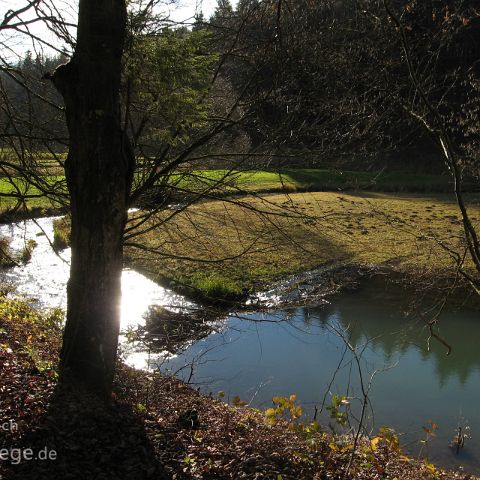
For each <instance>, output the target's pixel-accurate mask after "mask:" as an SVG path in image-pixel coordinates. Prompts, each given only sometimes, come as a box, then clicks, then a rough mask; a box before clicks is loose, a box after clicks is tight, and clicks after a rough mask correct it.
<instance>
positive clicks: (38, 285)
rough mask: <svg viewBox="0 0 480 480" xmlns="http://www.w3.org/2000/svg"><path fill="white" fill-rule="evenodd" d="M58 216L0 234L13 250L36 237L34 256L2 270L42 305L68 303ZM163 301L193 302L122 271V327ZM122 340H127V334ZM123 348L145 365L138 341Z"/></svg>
mask: <svg viewBox="0 0 480 480" xmlns="http://www.w3.org/2000/svg"><path fill="white" fill-rule="evenodd" d="M55 218H59V217H49V218H40V219H37V220H27V221H22V222H19V223H16V224H8V225H1V226H0V237H5V238H8V239H10V240H11V242H10V247H11V249H12V251H13V252H20V251H21V250H22V249H23V247H24V246H25V244H26V242H28V240H31V239H33V240H35V241H36V243H37V246H36V247H35V249H34V250H33V254H32V258H31V260H30V261H29V262H28V263H26V264H19V265H18V266H16V267H14V268H10V269H7V270H4V271H3V272H2V275H3V281H4V282H7V283H11V284H13V285H15V287H16V293H17V294H21V295H25V296H27V297H29V298H35V299H36V301H37V302H38V305H40V306H41V307H60V308H63V309H65V308H66V305H67V292H66V284H67V281H68V277H69V274H70V249H66V250H62V251H61V252H60V253H58V254H56V253H55V252H54V251H53V249H52V246H51V242H52V239H53V221H54V220H55ZM154 304H157V305H163V306H164V307H165V308H170V309H171V310H178V309H182V308H191V307H193V303H191V302H188V301H187V300H185V298H184V297H182V296H180V295H177V294H175V293H174V292H172V291H171V290H168V289H166V288H163V287H161V286H159V285H158V284H156V283H155V282H152V281H151V280H149V279H148V278H146V277H145V276H143V275H141V274H140V273H138V272H135V271H134V270H129V269H125V270H124V271H123V272H122V299H121V306H120V311H121V314H120V316H121V319H120V322H121V323H120V325H121V329H122V331H125V330H127V329H128V328H130V327H133V326H137V325H139V324H142V323H143V322H144V319H143V316H144V314H145V313H146V312H147V310H148V308H149V306H150V305H154ZM120 341H121V342H123V343H125V341H126V337H125V336H124V335H122V336H121V338H120ZM123 347H124V348H123V351H124V352H126V353H129V354H131V355H127V356H126V360H127V362H128V363H130V364H131V365H132V366H136V367H142V368H143V367H145V364H146V357H147V354H146V353H145V352H144V351H143V352H139V351H137V349H136V348H134V347H135V345H124V346H123Z"/></svg>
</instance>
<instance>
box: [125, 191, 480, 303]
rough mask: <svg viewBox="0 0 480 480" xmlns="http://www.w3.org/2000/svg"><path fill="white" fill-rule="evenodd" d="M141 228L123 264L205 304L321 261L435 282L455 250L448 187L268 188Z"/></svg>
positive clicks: (450, 269)
mask: <svg viewBox="0 0 480 480" xmlns="http://www.w3.org/2000/svg"><path fill="white" fill-rule="evenodd" d="M471 205H472V207H475V208H476V206H477V205H478V199H475V198H473V199H472V203H471ZM472 213H473V215H472V218H473V221H474V223H475V224H476V225H478V224H479V222H480V218H479V216H478V214H475V211H473V212H472ZM131 222H132V224H133V223H135V217H134V216H133V217H132V218H131ZM156 225H159V227H156ZM145 226H146V225H145V223H143V224H142V226H141V228H138V229H136V230H133V232H132V233H134V234H135V235H136V236H135V238H134V239H133V240H132V241H131V242H129V241H128V240H127V243H126V251H125V259H126V262H127V265H129V266H131V267H133V268H135V269H137V270H139V271H141V272H142V273H144V274H146V275H148V276H150V277H151V278H152V279H153V280H155V281H157V282H160V283H163V284H165V283H166V284H167V285H169V286H170V287H171V288H174V289H176V290H180V291H181V292H182V293H184V294H187V295H188V296H190V297H194V298H196V299H197V300H201V301H204V302H206V303H208V302H211V301H215V300H218V299H222V300H227V301H235V300H240V301H242V300H244V299H245V298H247V296H249V295H250V296H252V295H255V294H256V293H257V292H261V291H264V290H265V289H268V287H269V286H270V285H271V284H272V283H275V282H278V281H280V280H282V279H285V278H288V277H290V276H292V275H296V274H299V273H301V272H305V271H312V270H316V269H319V268H323V267H325V266H327V265H340V266H358V265H360V266H364V267H366V268H370V267H387V268H390V269H393V270H395V271H398V272H403V273H405V274H408V275H409V277H410V278H411V279H417V280H418V281H419V282H423V283H425V284H427V285H428V284H430V285H432V284H434V283H435V282H437V281H439V282H440V283H442V282H445V281H448V279H452V278H455V276H456V264H455V260H454V258H453V257H452V255H451V252H452V251H453V252H455V251H457V252H463V251H464V242H463V231H462V223H461V219H460V216H459V213H458V207H457V205H456V204H455V202H454V200H453V198H452V197H451V196H450V195H434V196H432V195H413V194H404V195H399V194H395V195H393V194H385V193H371V192H363V193H361V192H358V193H351V194H346V193H337V192H311V193H294V194H290V195H285V194H272V195H266V196H264V197H253V198H251V197H250V198H247V197H246V198H244V199H236V200H235V201H228V200H217V201H204V202H201V203H199V204H196V205H193V206H190V207H188V208H187V209H185V210H179V211H175V212H174V215H172V212H171V211H169V210H167V211H164V212H160V213H158V214H157V215H155V216H153V217H152V218H151V219H150V220H149V222H148V223H147V226H148V227H149V228H148V229H146V230H142V229H144V227H145ZM134 246H140V247H141V248H134ZM466 265H467V268H468V258H467V264H466Z"/></svg>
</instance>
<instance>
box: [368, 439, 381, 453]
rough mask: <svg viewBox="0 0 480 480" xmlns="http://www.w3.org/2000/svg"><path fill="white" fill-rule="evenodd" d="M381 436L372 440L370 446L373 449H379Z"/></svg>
mask: <svg viewBox="0 0 480 480" xmlns="http://www.w3.org/2000/svg"><path fill="white" fill-rule="evenodd" d="M381 439H382V438H381V437H375V438H372V440H370V446H371V447H372V450H377V449H378V442H379V441H380V440H381Z"/></svg>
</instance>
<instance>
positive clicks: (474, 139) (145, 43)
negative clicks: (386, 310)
mask: <svg viewBox="0 0 480 480" xmlns="http://www.w3.org/2000/svg"><path fill="white" fill-rule="evenodd" d="M474 4H475V2H473V1H460V0H431V1H428V2H417V1H410V2H406V1H399V0H395V1H391V2H389V3H387V7H388V8H391V9H392V11H394V12H395V13H396V15H398V18H399V19H401V22H402V25H403V28H404V31H405V33H406V38H407V40H408V45H409V50H410V54H411V58H412V68H413V69H414V71H415V74H416V76H417V78H418V81H419V82H421V85H422V86H423V88H424V90H425V91H426V92H427V94H428V98H429V100H430V101H431V102H432V103H433V104H434V106H435V108H437V109H438V111H439V112H440V114H442V115H443V116H444V117H445V118H446V119H447V122H448V127H449V129H450V133H451V135H452V137H453V138H454V139H455V140H456V148H457V150H458V152H457V153H458V154H459V155H460V156H461V157H462V159H463V160H462V161H463V164H464V165H468V166H469V167H470V171H471V172H473V173H474V174H478V162H475V160H474V158H475V155H476V152H477V150H478V133H477V127H476V121H477V120H476V119H477V118H478V109H479V82H478V77H479V75H478V74H479V66H478V60H479V53H478V52H479V51H480V28H479V27H480V17H479V15H478V12H476V10H475V8H474V7H475V5H474ZM134 27H135V23H134V22H132V28H131V31H132V32H133V33H134V30H135V28H134ZM152 38H156V39H157V40H156V43H155V47H154V48H152ZM139 39H140V40H139ZM145 39H147V40H145ZM129 45H130V48H128V49H127V51H126V59H125V62H124V63H125V75H124V86H123V87H122V88H123V90H122V95H123V98H124V100H125V101H126V104H127V103H128V107H126V108H128V109H129V115H130V117H129V118H130V119H131V125H130V128H131V132H132V136H133V138H134V139H135V140H136V141H135V142H134V147H135V148H136V150H137V151H138V152H139V153H140V154H142V155H143V156H148V153H149V152H150V151H152V150H158V148H162V145H166V146H168V148H175V145H176V144H178V143H179V142H180V143H182V141H183V140H182V139H184V138H186V137H188V138H191V136H192V134H194V133H195V132H198V130H199V129H201V124H202V121H203V120H204V119H205V118H206V117H207V116H209V117H210V118H212V117H219V118H223V117H224V116H225V112H226V111H228V109H229V108H230V107H231V105H232V102H233V101H234V100H233V99H235V101H237V102H238V105H239V111H241V112H242V113H243V114H244V118H243V119H242V121H241V122H239V124H238V125H235V126H234V127H233V128H229V129H226V131H225V132H224V133H222V134H221V135H217V136H215V138H213V139H212V141H210V142H209V143H208V145H205V146H204V147H203V148H202V149H201V150H200V151H201V152H202V153H203V154H209V153H212V154H215V153H218V152H229V153H232V152H234V153H240V154H245V153H252V152H256V153H262V154H267V155H266V157H265V158H267V160H265V159H263V160H259V158H262V157H258V156H255V157H252V158H254V161H253V162H254V163H255V164H256V165H259V164H261V166H265V165H286V164H289V165H294V166H332V167H339V168H350V169H358V170H379V169H384V168H387V169H389V170H399V171H408V172H413V173H414V172H433V173H439V172H442V171H443V166H442V160H441V152H440V150H439V145H438V144H437V142H436V139H435V134H434V132H428V129H426V128H425V126H424V125H423V123H424V122H423V120H424V119H426V118H427V117H428V115H429V113H428V112H427V111H426V110H425V107H424V105H422V102H421V100H420V98H419V95H418V91H417V89H416V88H415V86H414V85H412V81H411V74H410V72H409V70H408V66H407V62H406V59H405V54H404V52H403V50H402V48H403V47H402V42H401V35H400V32H399V29H398V28H397V27H396V26H395V24H394V22H393V21H392V20H391V18H390V17H389V14H388V12H387V10H386V8H385V5H384V2H382V1H364V2H359V1H355V0H344V1H327V0H325V1H310V0H295V1H293V0H240V1H239V2H238V4H237V6H236V8H233V7H232V5H231V4H230V3H229V1H228V0H218V5H217V8H216V10H215V12H214V14H213V15H212V17H211V18H210V19H208V20H205V19H204V18H203V17H202V16H199V17H198V18H197V21H196V23H195V24H194V26H193V28H192V31H190V30H187V29H186V28H185V27H182V28H180V29H176V30H174V29H172V28H167V27H165V26H162V27H159V26H158V25H157V26H155V30H154V31H149V32H147V34H146V33H145V31H144V30H143V31H142V33H141V34H140V35H138V36H137V40H135V41H131V42H130V43H129ZM66 59H67V57H66V56H62V55H59V56H56V57H42V56H36V57H34V56H33V55H32V54H31V53H30V52H29V53H27V54H26V56H25V58H24V59H22V60H21V61H20V62H19V63H18V65H17V68H16V69H14V70H11V71H9V70H4V71H3V72H0V74H1V77H0V79H1V83H2V95H3V96H4V97H5V98H6V97H8V102H5V105H8V108H7V107H5V108H3V109H2V111H1V112H0V126H1V129H2V132H1V133H2V138H3V139H4V140H5V139H8V138H9V135H15V136H18V133H21V136H22V138H23V139H24V142H28V143H29V145H27V146H28V147H29V148H32V149H35V148H36V149H43V150H45V149H46V148H45V145H47V144H48V149H54V150H57V151H62V150H65V149H66V146H67V144H68V139H67V134H66V128H65V125H64V120H63V114H62V111H61V101H60V98H59V95H58V93H56V92H55V89H54V88H53V86H52V85H51V83H50V82H48V81H45V80H43V79H42V77H43V75H44V74H45V73H46V72H51V71H53V70H54V69H55V67H56V66H57V65H59V64H61V63H64V62H65V61H66ZM139 59H140V60H141V61H138V60H139ZM211 77H213V79H214V81H212V80H211ZM179 84H182V85H183V89H180V90H179ZM25 86H26V87H27V88H25ZM132 92H133V93H132ZM205 98H208V102H205V101H204V100H205ZM200 104H201V105H203V106H202V109H204V108H207V107H205V105H208V108H207V111H204V110H202V109H200V108H199V105H200ZM11 109H15V112H12V111H11ZM146 111H147V113H148V122H147V121H146V120H145V118H146V117H145V112H146ZM12 119H15V122H14V123H12ZM179 132H180V133H179ZM52 135H53V137H54V138H55V139H56V140H55V142H53V143H52V142H51V141H50V140H49V141H47V139H51V138H52ZM212 158H215V159H216V160H212V161H211V162H210V163H207V164H206V165H207V166H208V165H215V166H219V165H220V166H221V165H222V160H221V158H222V156H221V155H220V156H219V157H217V156H215V155H213V156H212ZM218 158H220V160H218ZM251 162H252V161H251ZM260 162H261V163H260Z"/></svg>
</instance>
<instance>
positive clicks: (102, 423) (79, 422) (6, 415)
mask: <svg viewBox="0 0 480 480" xmlns="http://www.w3.org/2000/svg"><path fill="white" fill-rule="evenodd" d="M60 336H61V326H60V323H59V321H58V315H55V314H52V313H50V314H47V313H45V314H40V313H39V312H37V311H35V310H33V309H32V308H31V307H29V306H28V304H26V303H25V302H22V301H18V300H11V299H8V298H6V297H5V296H4V295H2V297H1V298H0V365H1V371H0V376H1V385H2V395H1V396H0V402H1V409H0V411H1V415H2V418H1V420H2V422H1V425H7V427H6V428H4V430H3V431H2V432H1V433H2V434H1V435H0V441H1V444H0V448H3V449H7V450H6V451H8V452H10V453H11V452H20V453H21V452H25V451H26V449H27V448H31V449H32V450H33V451H36V452H40V451H42V452H49V457H48V458H47V459H46V460H38V461H34V460H30V461H23V462H19V463H18V464H16V465H11V464H9V463H17V462H15V461H13V462H7V461H1V462H0V474H2V475H3V478H5V479H10V478H19V479H22V480H23V479H27V480H28V479H51V478H72V479H76V478H78V479H80V478H82V479H83V478H98V479H103V478H105V479H112V478H119V479H130V478H131V479H138V480H140V479H144V478H145V479H147V478H155V479H160V478H177V479H189V478H191V479H193V478H196V479H202V478H204V479H212V478H224V479H228V478H231V479H238V478H252V479H253V478H257V479H259V478H265V479H267V478H268V479H275V480H279V479H283V480H287V479H305V480H307V479H328V478H331V479H341V478H345V479H358V480H361V479H375V478H392V479H393V478H402V479H403V480H414V479H415V480H421V479H453V478H458V479H471V480H473V479H475V478H476V477H473V476H470V475H467V474H465V473H462V472H445V471H442V470H441V469H438V468H436V467H435V466H433V465H431V464H429V463H428V462H424V461H422V462H419V461H414V460H412V459H409V458H407V457H406V456H404V455H403V454H402V453H401V451H400V450H399V448H398V443H397V440H396V438H397V437H396V435H395V434H394V433H393V432H391V431H388V430H384V431H383V432H382V433H381V434H379V435H377V436H375V437H374V438H373V439H371V441H370V440H367V439H363V440H362V441H361V442H360V443H359V444H358V445H357V448H356V449H355V452H354V455H353V457H352V450H353V442H352V439H351V438H349V437H343V436H335V435H332V434H330V433H327V432H325V431H323V428H322V426H321V425H317V424H315V423H312V422H309V421H307V423H305V424H300V423H299V422H298V420H296V419H295V418H296V417H297V416H298V413H299V410H298V405H297V403H296V400H295V399H293V398H290V399H287V398H283V399H277V404H276V406H277V409H275V408H273V409H270V410H267V411H258V410H254V409H250V408H248V406H244V405H243V402H241V401H240V400H239V399H229V400H230V402H231V403H232V405H226V404H225V403H224V402H223V401H220V397H222V393H219V394H215V395H214V397H215V398H211V397H208V396H204V395H201V394H199V393H198V392H197V391H196V390H193V389H192V388H190V387H189V386H188V385H185V384H183V383H181V382H179V381H178V380H175V379H173V378H169V377H164V376H162V375H160V374H147V373H143V372H139V371H136V370H133V369H130V368H128V367H126V366H124V365H122V364H120V365H119V368H118V372H117V376H116V381H115V394H114V397H113V398H112V400H111V402H109V403H108V405H105V404H103V403H102V402H99V401H98V400H97V399H95V398H94V397H92V396H91V395H89V394H88V393H86V392H84V391H82V389H81V388H80V387H78V386H76V387H69V388H67V387H61V386H59V385H58V384H57V377H56V367H57V362H58V357H57V352H58V347H59V344H60ZM224 400H225V399H224ZM281 404H283V405H284V406H285V407H286V408H285V409H284V411H283V413H282V411H281V409H280V408H278V407H279V406H280V405H281ZM274 407H275V405H274ZM292 418H293V420H292ZM13 449H16V450H13ZM52 452H55V453H54V454H53V453H52ZM15 454H16V453H15ZM12 455H13V453H12ZM10 458H11V460H14V459H15V458H17V457H14V458H12V457H10ZM351 459H353V460H352V461H350V460H351ZM349 464H350V467H348V465H349ZM347 469H348V474H346V471H347Z"/></svg>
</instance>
